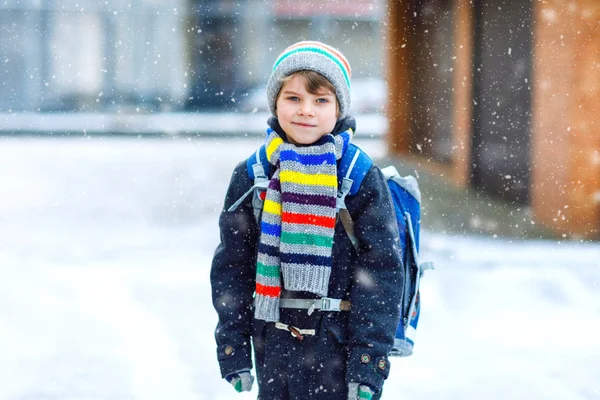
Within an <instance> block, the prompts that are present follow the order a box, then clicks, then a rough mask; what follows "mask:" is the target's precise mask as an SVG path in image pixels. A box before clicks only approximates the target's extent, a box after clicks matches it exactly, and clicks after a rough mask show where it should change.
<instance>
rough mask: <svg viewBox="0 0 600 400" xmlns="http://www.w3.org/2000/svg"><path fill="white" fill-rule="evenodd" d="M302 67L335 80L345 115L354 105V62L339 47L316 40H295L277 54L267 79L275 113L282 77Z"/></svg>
mask: <svg viewBox="0 0 600 400" xmlns="http://www.w3.org/2000/svg"><path fill="white" fill-rule="evenodd" d="M302 70H308V71H315V72H318V73H319V74H321V75H323V76H324V77H325V78H327V80H329V82H331V84H332V85H333V87H334V88H335V95H336V96H337V100H338V103H339V105H340V116H339V118H342V117H344V116H345V115H346V114H347V113H348V110H349V109H350V77H351V73H352V71H351V70H350V64H349V63H348V60H346V58H345V57H344V55H343V54H342V53H341V52H340V51H339V50H336V49H334V48H333V47H331V46H328V45H326V44H325V43H321V42H314V41H304V42H298V43H296V44H293V45H291V46H290V47H288V48H287V49H285V50H284V51H283V53H281V54H280V55H279V57H277V60H276V61H275V64H274V65H273V72H272V73H271V77H270V78H269V82H268V83H267V98H268V101H269V109H270V110H271V114H273V115H274V116H277V114H276V113H275V102H276V101H277V95H278V94H279V90H280V89H281V85H282V83H281V79H282V78H284V77H286V76H288V75H290V74H291V73H292V72H296V71H302Z"/></svg>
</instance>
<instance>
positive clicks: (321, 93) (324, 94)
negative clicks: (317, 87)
mask: <svg viewBox="0 0 600 400" xmlns="http://www.w3.org/2000/svg"><path fill="white" fill-rule="evenodd" d="M309 93H310V92H309ZM281 94H296V95H298V94H300V93H298V92H295V91H293V90H284V91H283V92H281ZM310 94H312V95H314V96H335V94H333V93H331V92H330V91H325V92H317V93H310Z"/></svg>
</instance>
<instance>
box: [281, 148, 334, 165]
mask: <svg viewBox="0 0 600 400" xmlns="http://www.w3.org/2000/svg"><path fill="white" fill-rule="evenodd" d="M279 160H281V161H297V162H299V163H301V164H303V165H325V164H329V165H335V164H336V160H335V155H333V156H332V155H331V154H298V153H296V152H295V151H292V150H283V151H281V153H280V154H279Z"/></svg>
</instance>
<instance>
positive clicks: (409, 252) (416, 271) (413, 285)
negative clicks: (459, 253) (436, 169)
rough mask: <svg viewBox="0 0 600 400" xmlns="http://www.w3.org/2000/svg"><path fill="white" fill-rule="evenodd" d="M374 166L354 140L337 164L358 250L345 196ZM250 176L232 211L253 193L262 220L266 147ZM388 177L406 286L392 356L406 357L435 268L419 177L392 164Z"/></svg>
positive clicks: (345, 220) (344, 217)
mask: <svg viewBox="0 0 600 400" xmlns="http://www.w3.org/2000/svg"><path fill="white" fill-rule="evenodd" d="M372 165H373V160H372V159H371V157H369V156H368V155H367V154H366V153H365V152H364V151H362V150H361V149H360V148H359V147H358V146H356V145H355V144H353V143H350V144H349V145H348V148H347V149H346V152H345V153H344V156H343V157H342V159H341V160H340V164H339V167H338V188H339V189H338V198H337V208H338V214H339V218H340V220H341V221H342V224H343V225H344V229H345V230H346V232H347V234H348V237H349V238H350V241H351V242H352V245H353V246H354V247H355V249H356V250H357V252H358V251H359V244H358V240H357V238H356V236H355V235H354V223H353V222H352V218H351V217H350V213H349V212H348V210H347V209H346V205H345V198H346V196H354V195H356V193H358V190H359V189H360V185H361V184H362V181H363V179H364V177H365V176H366V174H367V172H368V171H369V169H370V168H371V166H372ZM246 166H247V170H248V175H249V177H250V179H252V180H253V181H254V186H252V188H251V189H250V190H248V191H247V192H246V193H245V194H244V195H243V196H242V197H241V198H240V199H238V200H237V201H236V202H235V203H234V204H233V205H232V206H231V207H230V208H229V211H233V210H235V209H236V208H237V207H238V206H239V205H240V204H241V203H242V201H243V200H244V199H245V198H246V197H247V196H248V195H249V194H251V193H252V194H253V198H252V206H253V208H254V215H255V217H256V219H257V221H258V220H259V219H260V213H261V211H262V207H263V202H264V196H265V191H266V189H267V186H268V185H269V176H270V172H271V165H270V164H269V162H268V160H267V153H266V150H265V146H264V145H263V146H261V147H260V148H259V149H258V150H257V151H256V153H254V154H253V155H252V156H250V157H249V158H248V159H247V160H246ZM382 172H383V174H384V176H385V178H386V181H387V184H388V187H389V189H390V193H391V195H392V200H393V203H394V209H395V214H396V222H397V223H398V231H399V233H400V242H401V251H402V261H403V264H404V269H405V271H404V276H405V277H406V279H405V280H404V282H405V283H404V288H403V296H402V303H401V318H400V323H399V324H398V328H397V329H396V336H395V339H394V347H393V348H392V350H391V352H390V354H389V355H390V356H398V357H406V356H410V355H411V354H412V353H413V348H414V341H415V334H416V330H417V324H418V323H419V316H420V311H421V301H420V293H419V286H420V281H421V277H422V276H423V272H424V271H425V270H427V269H433V265H432V263H430V262H425V263H421V262H420V260H419V228H420V225H421V192H420V191H419V185H418V183H417V180H416V179H415V178H414V177H413V176H410V175H409V176H405V177H402V176H400V175H399V174H398V171H397V170H396V168H395V167H393V166H389V167H386V168H383V169H382Z"/></svg>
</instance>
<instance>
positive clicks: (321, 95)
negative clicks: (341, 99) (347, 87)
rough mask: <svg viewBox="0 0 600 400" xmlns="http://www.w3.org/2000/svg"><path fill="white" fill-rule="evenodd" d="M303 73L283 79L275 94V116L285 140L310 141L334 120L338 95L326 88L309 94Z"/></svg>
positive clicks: (334, 121) (313, 140) (317, 138)
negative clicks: (279, 88) (276, 94)
mask: <svg viewBox="0 0 600 400" xmlns="http://www.w3.org/2000/svg"><path fill="white" fill-rule="evenodd" d="M305 86H306V84H305V79H304V78H303V77H302V76H298V75H295V76H292V78H291V79H289V80H288V81H286V82H284V83H283V85H282V86H281V90H280V91H279V96H278V97H277V102H276V103H275V104H276V108H277V111H276V113H277V119H278V120H279V125H281V128H282V129H283V130H284V131H285V134H286V135H287V137H288V140H289V141H290V142H291V143H294V144H312V143H314V142H316V141H317V140H319V139H320V138H321V137H323V136H325V135H327V134H328V133H331V131H332V130H333V128H334V127H335V123H336V122H337V112H338V111H337V110H338V106H337V97H336V96H335V93H333V92H331V91H330V90H327V89H322V90H320V91H319V92H318V93H317V94H311V93H309V92H308V91H307V90H306V87H305Z"/></svg>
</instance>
